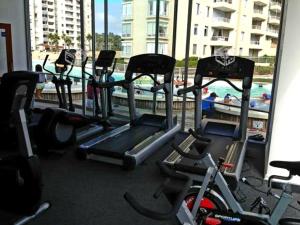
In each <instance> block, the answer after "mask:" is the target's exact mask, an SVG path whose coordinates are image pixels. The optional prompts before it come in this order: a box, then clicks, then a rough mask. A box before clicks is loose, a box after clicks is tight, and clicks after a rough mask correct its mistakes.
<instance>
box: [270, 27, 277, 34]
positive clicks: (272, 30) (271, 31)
mask: <svg viewBox="0 0 300 225" xmlns="http://www.w3.org/2000/svg"><path fill="white" fill-rule="evenodd" d="M267 32H269V33H273V34H279V31H278V30H275V29H270V28H268V29H267Z"/></svg>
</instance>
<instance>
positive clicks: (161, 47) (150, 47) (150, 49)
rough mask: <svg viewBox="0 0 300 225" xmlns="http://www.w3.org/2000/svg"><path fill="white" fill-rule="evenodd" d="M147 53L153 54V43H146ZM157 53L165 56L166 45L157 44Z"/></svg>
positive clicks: (166, 51)
mask: <svg viewBox="0 0 300 225" xmlns="http://www.w3.org/2000/svg"><path fill="white" fill-rule="evenodd" d="M147 53H155V43H154V42H148V43H147ZM158 53H159V54H167V53H168V43H159V44H158Z"/></svg>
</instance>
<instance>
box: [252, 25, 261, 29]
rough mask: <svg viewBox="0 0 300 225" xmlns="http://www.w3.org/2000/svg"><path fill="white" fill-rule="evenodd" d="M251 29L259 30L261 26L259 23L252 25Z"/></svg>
mask: <svg viewBox="0 0 300 225" xmlns="http://www.w3.org/2000/svg"><path fill="white" fill-rule="evenodd" d="M252 29H254V30H261V26H260V25H252Z"/></svg>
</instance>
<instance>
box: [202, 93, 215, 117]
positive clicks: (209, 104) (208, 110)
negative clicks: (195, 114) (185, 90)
mask: <svg viewBox="0 0 300 225" xmlns="http://www.w3.org/2000/svg"><path fill="white" fill-rule="evenodd" d="M217 97H218V95H217V94H216V93H215V92H212V93H211V94H210V95H209V96H208V97H206V98H205V99H203V100H202V115H203V116H204V115H205V116H206V117H207V118H212V117H213V115H214V112H215V103H214V101H215V100H216V98H217Z"/></svg>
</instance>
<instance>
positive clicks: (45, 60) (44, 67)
mask: <svg viewBox="0 0 300 225" xmlns="http://www.w3.org/2000/svg"><path fill="white" fill-rule="evenodd" d="M48 58H49V55H46V57H45V59H44V62H43V70H46V71H47V72H48V73H50V74H52V75H55V74H54V73H53V72H52V71H50V70H48V69H46V63H47V60H48Z"/></svg>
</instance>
